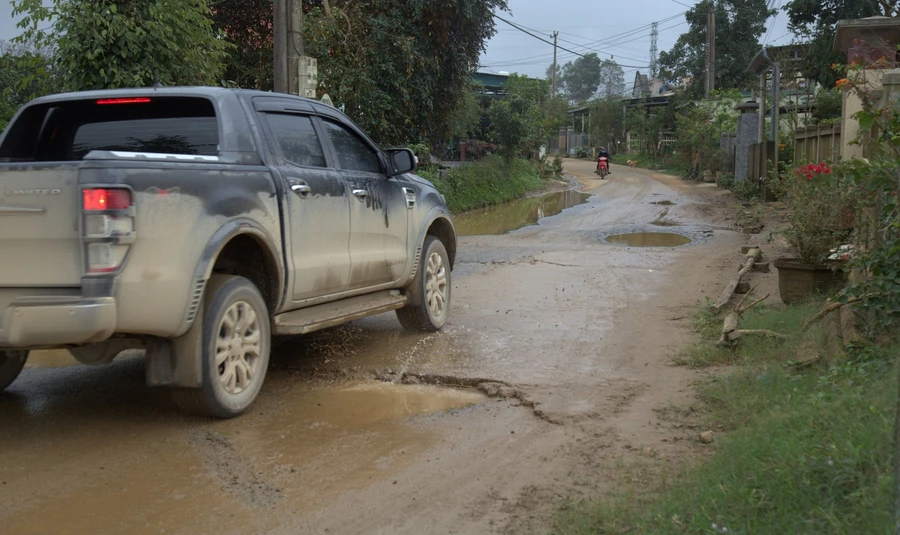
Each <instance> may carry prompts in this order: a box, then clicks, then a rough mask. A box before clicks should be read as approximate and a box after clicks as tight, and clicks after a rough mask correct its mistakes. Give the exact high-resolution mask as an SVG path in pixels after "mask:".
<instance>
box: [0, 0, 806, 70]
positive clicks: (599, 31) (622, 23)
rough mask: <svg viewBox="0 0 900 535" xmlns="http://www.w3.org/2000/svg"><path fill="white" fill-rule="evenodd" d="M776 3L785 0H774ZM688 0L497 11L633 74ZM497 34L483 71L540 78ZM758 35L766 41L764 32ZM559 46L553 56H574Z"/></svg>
mask: <svg viewBox="0 0 900 535" xmlns="http://www.w3.org/2000/svg"><path fill="white" fill-rule="evenodd" d="M773 2H774V3H775V6H776V7H779V6H781V5H782V4H784V3H785V2H787V0H773ZM693 3H694V2H692V1H691V0H677V1H676V0H615V1H614V0H550V1H548V0H509V7H510V10H511V11H512V13H501V14H500V16H501V17H503V18H505V19H507V20H509V21H512V22H514V23H516V24H518V25H520V26H523V27H527V28H530V29H533V30H537V31H536V32H535V33H538V34H541V35H543V36H544V37H546V38H547V40H549V41H552V39H551V38H550V37H549V34H550V33H552V32H553V31H554V30H555V31H558V32H559V45H560V46H561V47H564V48H568V49H570V50H573V51H575V52H579V53H582V54H586V53H588V52H597V53H598V54H599V55H600V57H601V58H603V59H608V58H610V57H613V59H615V60H616V61H617V62H618V63H619V64H621V65H623V66H624V65H630V66H640V67H642V68H641V69H635V68H634V67H625V79H626V80H631V79H633V78H634V73H635V71H636V70H641V72H646V70H647V69H646V65H648V64H649V62H650V59H649V58H650V24H651V23H653V22H660V21H665V22H660V24H659V43H658V47H659V50H660V51H663V50H669V49H670V48H672V45H673V44H675V40H676V39H678V36H679V35H681V34H682V33H683V32H685V31H686V30H687V28H688V26H687V23H686V22H685V20H684V15H683V13H684V11H685V10H686V9H687V7H686V5H691V4H693ZM768 28H769V33H768V43H769V44H786V43H788V42H790V40H791V36H790V35H789V34H787V31H788V30H787V16H786V15H785V14H784V12H783V11H781V10H780V9H779V13H778V16H777V17H774V20H773V19H769V23H768ZM497 29H498V30H499V31H498V33H497V35H496V36H494V38H493V39H491V40H490V42H489V43H488V46H487V52H486V53H485V54H484V55H483V56H482V58H481V65H482V67H481V68H480V69H479V70H483V71H486V72H500V71H507V72H518V73H521V74H527V75H529V76H533V77H543V76H544V75H545V74H546V71H547V67H548V66H549V65H550V64H551V63H552V62H553V47H552V46H551V45H549V44H547V43H543V42H541V41H539V40H538V39H535V38H534V37H531V36H529V35H526V34H525V33H522V32H521V31H519V30H516V29H514V28H512V27H511V26H509V25H508V24H506V23H504V22H499V21H498V23H497ZM18 33H19V31H18V28H16V21H15V20H13V18H12V4H11V3H10V1H9V0H0V39H2V40H9V39H11V38H13V37H15V36H16V35H17V34H18ZM763 40H766V38H765V36H764V37H763ZM576 57H577V56H575V55H574V54H571V53H569V52H566V51H563V50H560V51H559V56H558V58H557V59H558V61H559V62H560V63H565V62H567V61H571V60H572V59H574V58H576Z"/></svg>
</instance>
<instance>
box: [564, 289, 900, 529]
mask: <svg viewBox="0 0 900 535" xmlns="http://www.w3.org/2000/svg"><path fill="white" fill-rule="evenodd" d="M818 309H819V308H818V306H817V304H815V303H810V304H808V305H803V306H799V307H772V308H760V309H758V310H757V309H753V312H752V313H751V312H748V313H747V314H746V316H745V317H744V319H743V321H742V324H741V328H747V329H753V328H769V329H773V330H778V331H780V332H782V333H784V334H787V335H788V339H787V340H786V341H772V340H767V339H764V338H749V337H748V338H744V339H742V340H741V345H740V347H739V349H736V350H734V351H732V352H731V354H728V355H726V354H725V353H724V351H725V350H723V352H719V351H718V350H716V351H715V352H713V353H710V352H707V351H706V350H704V349H701V348H700V347H699V346H698V347H695V348H694V349H693V350H692V351H691V352H690V353H691V355H690V359H691V362H693V363H694V365H704V364H715V363H721V362H730V363H734V364H736V367H735V368H734V370H733V371H731V372H730V373H728V374H725V375H722V376H717V377H714V378H712V379H709V380H707V381H705V382H703V383H701V384H699V385H698V386H697V393H698V395H699V397H700V399H701V400H702V401H703V404H702V408H701V409H700V415H699V418H700V419H702V420H704V421H703V427H705V428H711V429H719V430H723V431H725V434H724V435H720V436H719V437H717V439H716V442H715V446H714V447H715V450H714V452H713V454H712V455H711V456H710V457H708V458H706V459H705V460H703V461H700V462H697V463H694V464H692V465H691V466H688V467H683V468H682V470H681V471H680V473H679V474H678V475H677V476H675V477H673V478H668V479H667V480H666V481H658V482H657V484H656V488H655V490H654V491H652V492H649V493H648V492H647V491H646V488H633V489H632V488H627V487H626V488H623V489H617V492H615V493H614V494H613V495H612V497H607V498H605V499H602V500H600V501H597V502H594V503H591V504H590V505H588V506H580V507H575V508H572V507H570V508H567V509H565V510H563V511H562V512H561V513H560V515H559V519H558V524H557V529H556V533H560V534H582V533H640V534H669V533H686V534H701V533H702V534H707V533H731V534H734V533H737V534H746V535H749V534H757V533H772V534H776V533H777V534H782V533H784V534H787V533H791V534H831V533H834V534H856V533H867V534H868V533H872V534H877V533H891V532H892V519H891V505H892V497H893V496H892V491H891V490H892V482H893V478H892V477H891V473H892V469H891V467H892V465H891V458H892V450H893V421H894V417H895V414H896V413H895V411H896V407H895V403H896V401H897V387H898V385H897V379H896V373H895V372H896V367H895V363H894V359H895V355H896V354H897V349H898V346H897V345H896V344H895V345H894V347H892V348H874V347H870V348H865V349H861V350H858V351H857V352H855V353H854V354H853V355H851V356H850V357H849V358H848V359H846V360H842V361H840V362H839V363H833V364H831V365H826V364H819V365H816V366H810V367H806V368H804V369H803V370H802V371H800V370H798V368H797V366H795V365H794V363H793V361H794V360H795V359H796V358H797V357H796V355H797V354H798V353H799V352H802V348H803V347H804V345H805V344H808V343H809V342H810V341H809V340H808V339H804V336H803V335H802V333H801V329H802V325H803V321H804V320H805V319H806V318H808V317H809V315H811V314H809V312H810V311H812V310H818ZM716 319H717V318H716ZM697 324H698V330H699V331H700V335H701V338H702V339H703V340H704V342H705V344H706V345H711V344H714V342H715V339H716V338H717V337H718V332H717V331H718V329H720V328H721V327H720V326H721V323H720V322H718V321H714V319H713V318H712V317H711V316H710V315H709V314H701V316H700V318H699V319H698V321H697ZM716 324H718V325H716Z"/></svg>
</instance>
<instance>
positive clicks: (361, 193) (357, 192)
mask: <svg viewBox="0 0 900 535" xmlns="http://www.w3.org/2000/svg"><path fill="white" fill-rule="evenodd" d="M353 194H354V195H356V196H357V197H359V198H360V199H364V198H366V197H368V196H369V192H368V191H366V190H364V189H355V190H353Z"/></svg>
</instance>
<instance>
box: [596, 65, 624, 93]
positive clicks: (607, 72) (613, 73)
mask: <svg viewBox="0 0 900 535" xmlns="http://www.w3.org/2000/svg"><path fill="white" fill-rule="evenodd" d="M623 93H625V71H623V70H622V67H620V66H619V64H618V63H616V62H615V61H611V60H608V59H607V60H604V61H603V63H602V64H601V65H600V97H601V98H607V97H614V96H622V95H623Z"/></svg>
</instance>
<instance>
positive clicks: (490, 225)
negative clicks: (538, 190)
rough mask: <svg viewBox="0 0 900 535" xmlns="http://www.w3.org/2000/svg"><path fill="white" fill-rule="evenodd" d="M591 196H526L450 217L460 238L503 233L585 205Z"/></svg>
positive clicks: (566, 194)
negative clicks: (567, 209)
mask: <svg viewBox="0 0 900 535" xmlns="http://www.w3.org/2000/svg"><path fill="white" fill-rule="evenodd" d="M590 197H591V194H590V193H581V192H578V191H574V190H569V191H560V192H556V193H550V194H549V195H542V196H540V197H526V198H524V199H520V200H518V201H515V202H511V203H506V204H501V205H499V206H492V207H490V208H486V209H483V210H478V211H475V212H469V213H467V214H460V215H458V216H456V217H454V218H453V225H454V226H455V227H456V233H457V235H459V236H480V235H485V234H506V233H507V232H510V231H513V230H516V229H520V228H522V227H525V226H528V225H534V224H535V223H537V222H538V221H539V220H541V219H543V218H545V217H550V216H552V215H556V214H558V213H560V212H562V211H563V210H565V209H566V208H571V207H573V206H577V205H579V204H584V203H586V202H587V200H588V199H589V198H590Z"/></svg>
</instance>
